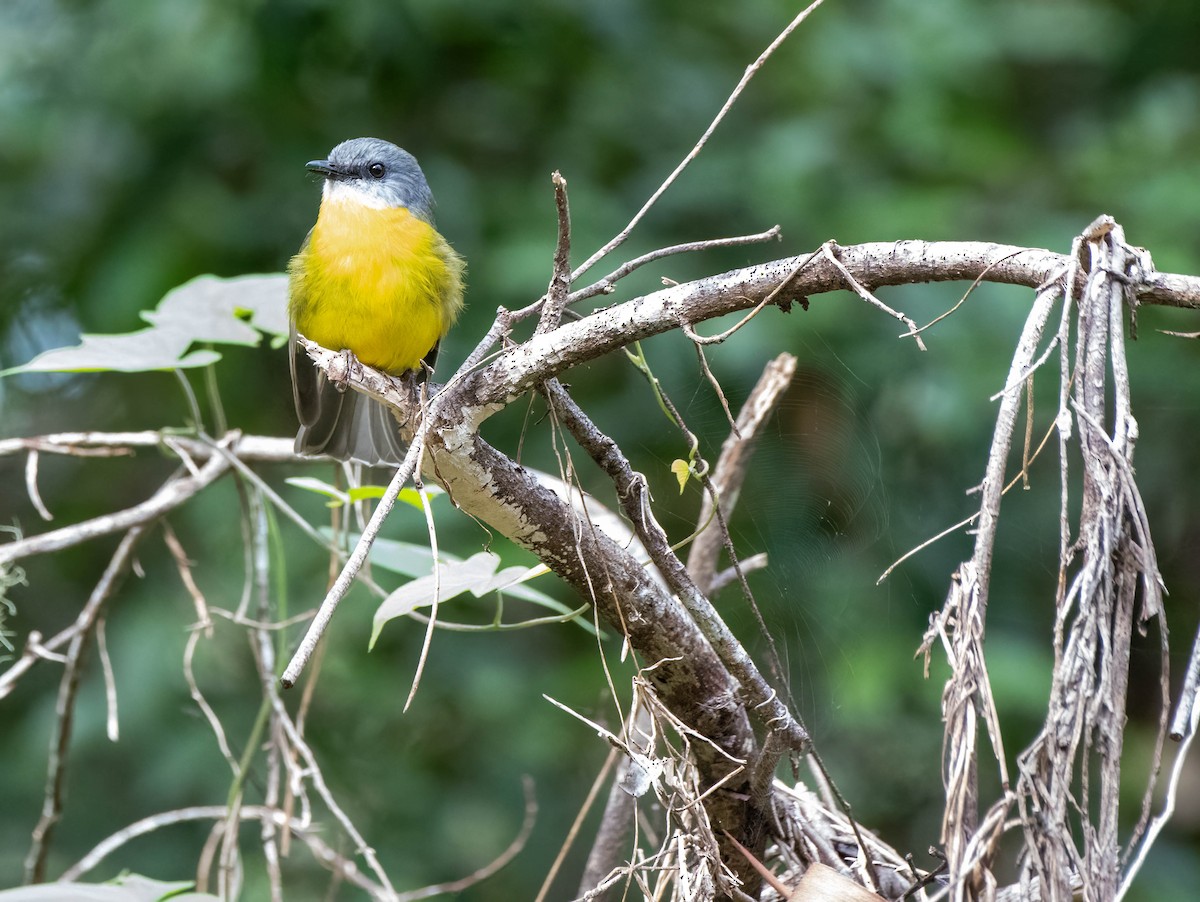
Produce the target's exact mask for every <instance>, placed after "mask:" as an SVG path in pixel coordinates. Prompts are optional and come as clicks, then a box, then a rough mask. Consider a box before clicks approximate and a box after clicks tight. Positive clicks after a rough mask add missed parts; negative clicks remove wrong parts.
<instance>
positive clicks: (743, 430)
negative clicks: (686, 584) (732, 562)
mask: <svg viewBox="0 0 1200 902" xmlns="http://www.w3.org/2000/svg"><path fill="white" fill-rule="evenodd" d="M795 373H796V358H795V356H793V355H792V354H780V355H779V356H778V357H776V358H775V359H774V360H772V361H770V362H769V363H768V364H767V365H766V367H764V368H763V372H762V375H761V376H759V378H758V382H757V383H756V384H755V386H754V388H753V389H751V391H750V394H749V395H748V396H747V398H746V402H745V403H744V404H743V405H742V408H741V410H739V411H738V416H737V420H736V421H735V426H734V430H733V431H732V432H730V434H729V436H728V437H727V438H726V439H725V442H724V444H722V445H721V454H720V456H719V457H718V458H717V464H716V467H715V468H714V469H713V473H712V482H713V488H714V489H715V490H716V494H717V497H718V498H720V499H721V512H722V513H723V514H724V516H725V517H726V518H728V517H729V516H730V515H731V514H732V513H733V508H734V507H735V506H736V505H737V501H738V496H739V494H740V493H741V489H742V483H743V482H744V481H745V478H746V473H747V470H748V469H749V466H750V461H751V459H752V458H753V456H754V451H755V448H756V447H757V445H758V439H759V437H760V436H761V435H762V430H763V428H764V427H765V426H766V424H767V422H768V421H769V420H770V418H771V416H772V415H773V414H774V413H775V410H776V408H777V407H778V405H779V402H780V401H781V400H782V399H783V395H784V392H786V391H787V388H788V386H789V385H791V382H792V377H793V376H794V375H795ZM712 517H713V501H712V498H711V497H710V496H708V495H705V496H704V498H703V500H702V501H701V502H700V515H699V517H698V518H697V529H698V530H700V532H699V534H698V535H697V536H696V538H695V540H694V541H693V542H692V547H691V549H690V550H689V551H688V560H687V569H688V573H689V574H690V575H691V577H692V579H693V580H695V582H696V588H698V589H699V590H700V591H701V592H704V593H706V594H707V593H708V592H709V591H710V590H712V591H715V589H714V588H713V584H714V581H715V579H716V568H717V558H718V556H719V555H720V553H721V548H722V547H723V546H724V544H725V537H724V536H722V535H721V534H720V532H719V531H718V530H717V529H714V528H712V526H711V525H710V527H709V528H708V529H703V528H702V527H703V526H704V524H706V523H709V521H710V520H712ZM734 575H735V577H736V571H735V574H734Z"/></svg>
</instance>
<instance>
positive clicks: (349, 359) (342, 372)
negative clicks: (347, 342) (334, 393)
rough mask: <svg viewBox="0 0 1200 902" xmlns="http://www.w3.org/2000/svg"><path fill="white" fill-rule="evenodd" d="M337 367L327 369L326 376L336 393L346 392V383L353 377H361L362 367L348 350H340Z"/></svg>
mask: <svg viewBox="0 0 1200 902" xmlns="http://www.w3.org/2000/svg"><path fill="white" fill-rule="evenodd" d="M339 361H340V362H339V365H338V366H332V367H330V368H329V370H328V372H327V373H326V375H327V376H328V378H329V381H330V382H332V383H333V386H334V388H336V389H337V390H338V391H343V392H344V391H345V390H346V383H348V382H349V381H350V380H351V379H353V378H355V377H359V378H361V377H362V370H363V365H362V363H361V362H359V359H358V358H357V357H355V356H354V352H353V351H351V350H350V349H349V348H342V353H341V357H340V358H339Z"/></svg>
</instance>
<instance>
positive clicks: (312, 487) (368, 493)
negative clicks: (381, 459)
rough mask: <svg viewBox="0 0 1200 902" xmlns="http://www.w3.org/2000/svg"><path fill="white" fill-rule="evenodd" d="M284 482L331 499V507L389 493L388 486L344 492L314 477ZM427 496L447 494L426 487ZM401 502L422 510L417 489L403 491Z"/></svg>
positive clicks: (433, 487)
mask: <svg viewBox="0 0 1200 902" xmlns="http://www.w3.org/2000/svg"><path fill="white" fill-rule="evenodd" d="M284 481H285V482H286V483H287V484H288V485H290V486H294V487H295V488H298V489H304V490H305V491H306V492H315V493H316V494H318V495H324V496H325V497H327V498H329V499H330V501H329V507H341V506H342V505H343V504H354V503H356V502H359V501H366V500H368V499H373V498H382V497H383V496H384V493H386V492H387V486H384V485H360V486H355V487H354V488H352V489H349V490H347V491H343V490H342V489H339V488H338V487H337V486H335V485H332V484H331V483H328V482H325V481H324V480H323V479H317V478H315V477H313V476H293V477H291V478H289V479H286V480H284ZM425 494H427V495H428V496H429V497H430V499H431V500H432V499H433V498H436V497H437V496H439V495H444V494H446V493H445V492H444V491H442V490H441V489H439V488H437V487H436V486H426V487H425ZM400 500H401V501H403V502H404V503H405V504H408V505H410V506H412V507H415V508H416V509H417V510H422V507H421V495H420V493H419V492H418V491H417V490H416V489H401V490H400Z"/></svg>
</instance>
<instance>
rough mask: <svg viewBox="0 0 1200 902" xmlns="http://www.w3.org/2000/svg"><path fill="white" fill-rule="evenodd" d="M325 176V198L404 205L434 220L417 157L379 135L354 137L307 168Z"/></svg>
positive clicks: (431, 201) (417, 213) (421, 215)
mask: <svg viewBox="0 0 1200 902" xmlns="http://www.w3.org/2000/svg"><path fill="white" fill-rule="evenodd" d="M306 168H307V169H308V170H309V171H310V172H316V173H320V174H321V175H322V176H324V178H325V189H324V196H325V198H326V199H328V200H333V199H339V200H352V201H355V202H357V203H361V204H367V205H368V206H372V207H381V208H382V207H407V208H408V210H409V212H410V213H412V214H413V215H414V216H418V217H420V218H421V219H424V220H426V221H427V222H432V221H433V194H432V193H430V191H429V184H428V182H426V181H425V174H424V173H423V172H421V167H420V166H418V165H417V158H416V157H414V156H413V155H412V154H410V153H409V152H408V151H407V150H403V149H401V148H399V147H397V146H396V145H395V144H392V143H390V142H388V141H383V140H381V139H379V138H353V139H351V140H349V141H343V142H342V143H341V144H339V145H338V146H337V147H335V148H334V149H333V150H331V151H329V159H327V160H313V161H312V162H310V163H308V165H307V167H306Z"/></svg>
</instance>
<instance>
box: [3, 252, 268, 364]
mask: <svg viewBox="0 0 1200 902" xmlns="http://www.w3.org/2000/svg"><path fill="white" fill-rule="evenodd" d="M142 319H144V320H146V322H148V323H150V326H149V327H148V328H146V329H138V330H137V331H136V332H123V333H117V334H112V335H84V336H82V340H81V341H80V343H79V344H78V345H76V346H74V347H69V348H54V349H52V350H49V351H45V352H43V353H41V354H39V355H38V356H37V357H35V358H34V359H33V360H31V361H29V362H28V363H26V364H23V365H22V366H17V367H12V368H11V369H8V370H4V371H3V372H0V376H3V375H9V374H12V373H46V372H71V373H79V372H119V373H144V372H152V371H158V370H173V369H191V368H194V367H201V366H208V365H209V364H212V363H216V362H217V361H218V360H220V359H221V355H220V354H218V353H217V352H216V351H213V350H210V349H208V348H201V349H198V350H194V351H189V348H191V346H192V345H193V344H196V343H198V342H199V343H213V344H237V345H247V346H254V345H257V344H258V343H259V341H260V339H261V334H260V332H266V333H268V334H270V335H273V336H278V335H281V334H282V335H284V336H286V335H287V331H288V324H287V277H286V276H284V275H282V274H277V275H260V276H239V277H237V278H234V279H221V278H218V277H216V276H199V277H197V278H195V279H192V280H191V281H190V282H186V283H184V284H183V285H180V286H179V287H178V288H173V289H172V290H171V291H169V292H167V294H166V296H165V297H163V299H162V300H161V301H159V304H158V306H157V307H156V308H155V309H154V310H146V311H143V312H142Z"/></svg>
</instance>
